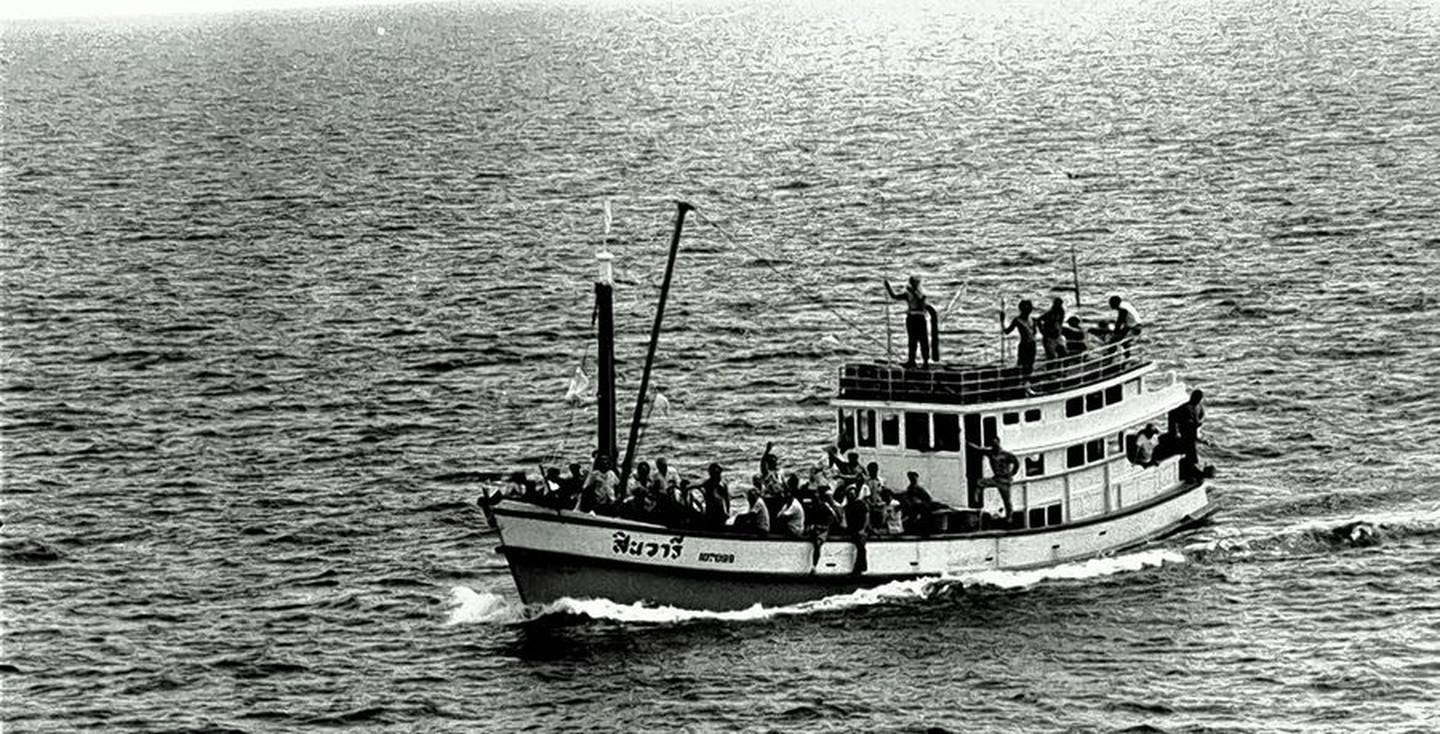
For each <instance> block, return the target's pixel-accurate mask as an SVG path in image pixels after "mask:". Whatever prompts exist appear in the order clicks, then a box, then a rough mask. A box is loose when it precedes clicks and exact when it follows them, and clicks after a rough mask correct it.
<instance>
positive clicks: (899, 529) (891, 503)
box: [876, 487, 905, 535]
mask: <svg viewBox="0 0 1440 734" xmlns="http://www.w3.org/2000/svg"><path fill="white" fill-rule="evenodd" d="M880 506H881V514H880V524H879V526H877V527H876V530H877V531H878V532H880V533H881V534H883V535H900V534H902V533H904V532H905V513H904V512H903V508H901V506H900V500H898V499H896V498H895V493H894V492H893V491H891V490H890V489H889V488H888V487H887V488H885V489H882V490H880Z"/></svg>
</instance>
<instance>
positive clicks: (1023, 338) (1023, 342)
mask: <svg viewBox="0 0 1440 734" xmlns="http://www.w3.org/2000/svg"><path fill="white" fill-rule="evenodd" d="M1034 310H1035V304H1033V303H1031V302H1030V299H1028V298H1027V299H1025V300H1023V301H1021V302H1020V313H1019V314H1017V315H1016V316H1015V318H1013V319H1011V320H1010V323H1009V325H1007V326H1006V327H1005V333H1006V334H1009V333H1010V332H1012V331H1019V332H1020V346H1019V347H1018V348H1017V349H1016V352H1015V356H1016V359H1015V364H1016V365H1018V366H1019V367H1020V374H1022V375H1025V376H1026V377H1029V376H1030V373H1031V372H1032V371H1033V370H1034V369H1035V320H1034V319H1033V318H1032V317H1031V313H1032V312H1033V311H1034ZM1000 315H1001V316H1002V317H1003V316H1004V315H1005V312H1004V311H1001V312H1000Z"/></svg>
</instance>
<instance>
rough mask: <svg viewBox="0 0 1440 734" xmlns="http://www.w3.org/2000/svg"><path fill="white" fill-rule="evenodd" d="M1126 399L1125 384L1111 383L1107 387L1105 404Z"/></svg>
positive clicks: (1112, 403)
mask: <svg viewBox="0 0 1440 734" xmlns="http://www.w3.org/2000/svg"><path fill="white" fill-rule="evenodd" d="M1124 399H1125V386H1124V385H1111V386H1110V387H1107V388H1105V404H1106V405H1114V404H1116V403H1118V402H1120V401H1121V400H1124Z"/></svg>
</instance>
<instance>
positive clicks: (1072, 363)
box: [839, 337, 1150, 405]
mask: <svg viewBox="0 0 1440 734" xmlns="http://www.w3.org/2000/svg"><path fill="white" fill-rule="evenodd" d="M1149 363H1150V360H1149V359H1147V358H1146V356H1145V349H1144V346H1143V344H1142V343H1141V342H1140V337H1132V338H1130V339H1125V340H1123V341H1120V342H1116V343H1114V344H1105V345H1103V346H1100V347H1096V348H1095V349H1090V350H1087V351H1085V352H1083V353H1081V354H1078V355H1074V356H1069V357H1060V358H1057V359H1049V360H1047V359H1045V358H1044V356H1043V355H1041V356H1037V357H1036V359H1035V369H1034V370H1033V371H1032V372H1031V373H1030V375H1029V377H1028V378H1027V377H1025V376H1024V375H1022V374H1021V372H1020V368H1018V367H1014V366H1010V367H1004V366H999V365H988V366H974V365H938V366H933V365H932V366H931V367H930V368H929V369H923V368H909V369H907V368H905V367H903V366H901V365H898V364H891V363H884V362H873V363H858V364H856V363H852V364H847V365H845V366H843V367H842V368H841V369H840V394H839V397H840V398H841V399H843V400H883V401H886V402H904V403H939V404H945V405H973V404H979V403H1000V402H1005V401H1009V400H1024V399H1025V398H1029V397H1034V396H1035V395H1043V394H1049V393H1057V392H1063V391H1066V390H1074V389H1077V388H1081V387H1085V386H1087V385H1093V384H1096V383H1100V382H1103V381H1105V380H1108V379H1110V378H1112V377H1118V376H1120V375H1123V374H1125V373H1127V372H1132V371H1134V370H1137V369H1140V368H1141V367H1144V366H1146V365H1148V364H1149Z"/></svg>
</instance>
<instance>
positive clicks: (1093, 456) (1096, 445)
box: [1085, 438, 1105, 462]
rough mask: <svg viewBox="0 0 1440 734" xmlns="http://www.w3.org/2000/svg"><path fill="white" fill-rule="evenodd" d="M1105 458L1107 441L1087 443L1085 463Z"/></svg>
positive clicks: (1098, 439)
mask: <svg viewBox="0 0 1440 734" xmlns="http://www.w3.org/2000/svg"><path fill="white" fill-rule="evenodd" d="M1103 458H1105V439H1103V438H1097V439H1095V440H1094V441H1087V442H1085V461H1087V462H1090V461H1099V460H1101V459H1103Z"/></svg>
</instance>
